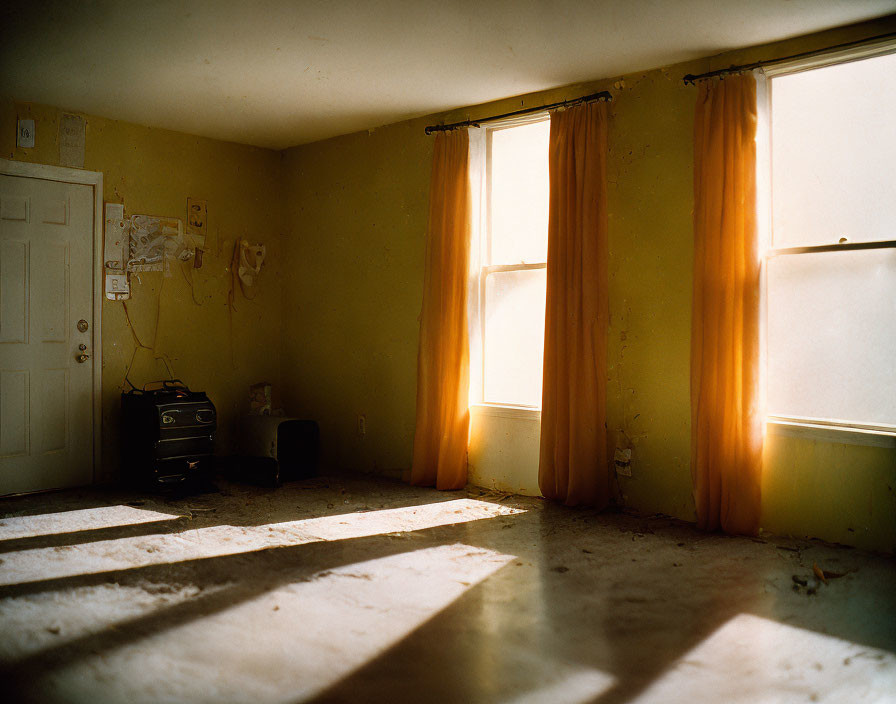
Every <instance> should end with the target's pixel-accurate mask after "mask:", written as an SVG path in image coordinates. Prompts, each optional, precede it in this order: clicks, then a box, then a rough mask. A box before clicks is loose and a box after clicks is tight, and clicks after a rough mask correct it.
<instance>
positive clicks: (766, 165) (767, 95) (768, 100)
mask: <svg viewBox="0 0 896 704" xmlns="http://www.w3.org/2000/svg"><path fill="white" fill-rule="evenodd" d="M893 53H896V39H892V38H888V39H882V40H876V41H872V42H868V43H866V44H863V45H861V46H857V47H848V48H845V49H840V50H835V51H831V52H827V53H825V54H821V55H817V56H813V57H809V58H803V59H793V60H789V61H782V62H779V63H776V64H774V65H772V66H766V67H764V68H763V69H762V74H763V76H762V77H759V78H758V85H759V90H758V91H757V100H758V101H759V113H760V126H759V130H758V133H757V142H758V149H757V169H758V170H759V174H758V178H757V185H758V198H757V201H758V202H757V207H758V209H759V218H758V222H759V223H760V238H761V239H762V240H763V241H764V242H765V246H764V247H763V260H762V317H763V341H762V347H763V359H764V360H765V359H768V346H767V340H768V338H767V334H766V330H765V327H766V320H767V303H768V296H767V276H766V273H767V264H768V261H769V259H771V258H772V257H778V256H794V255H796V256H798V255H800V254H817V253H822V252H836V251H838V250H839V251H843V250H858V249H880V248H894V247H896V240H877V241H871V242H853V243H843V244H824V245H814V246H806V247H772V246H771V243H772V241H773V240H772V237H771V236H772V228H773V224H772V211H771V186H772V182H771V179H772V167H771V134H770V132H771V124H770V123H771V110H772V92H773V91H772V86H773V79H775V78H777V77H780V76H787V75H792V74H794V73H802V72H804V71H811V70H814V69H820V68H826V67H829V66H834V65H837V64H843V63H849V62H853V61H862V60H864V59H872V58H876V57H879V56H886V55H888V54H893ZM894 234H896V231H894ZM765 383H767V378H766V380H765ZM763 393H765V386H763ZM766 423H767V427H768V429H769V430H770V431H771V432H773V433H775V434H776V435H783V436H788V437H801V438H808V439H812V440H823V441H827V442H838V443H845V444H857V445H871V446H876V447H896V425H887V424H883V423H880V424H867V423H860V422H855V421H849V420H837V419H821V418H810V417H803V416H785V415H773V414H768V415H767V416H766Z"/></svg>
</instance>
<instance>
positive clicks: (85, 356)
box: [75, 352, 90, 364]
mask: <svg viewBox="0 0 896 704" xmlns="http://www.w3.org/2000/svg"><path fill="white" fill-rule="evenodd" d="M75 359H77V360H78V364H84V362H86V361H87V360H88V359H90V355H89V354H84V353H83V352H82V353H81V354H79V355H78V356H77V357H75Z"/></svg>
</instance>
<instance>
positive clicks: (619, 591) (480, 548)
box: [0, 476, 896, 704]
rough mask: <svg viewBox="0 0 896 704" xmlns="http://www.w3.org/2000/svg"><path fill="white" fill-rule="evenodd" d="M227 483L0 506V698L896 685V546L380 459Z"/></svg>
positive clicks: (752, 698)
mask: <svg viewBox="0 0 896 704" xmlns="http://www.w3.org/2000/svg"><path fill="white" fill-rule="evenodd" d="M220 486H221V488H222V493H221V494H210V495H204V496H199V497H193V498H189V499H183V500H176V501H165V500H164V499H161V498H154V499H153V498H147V497H138V496H136V495H134V494H125V493H121V492H117V491H110V490H92V491H73V492H62V493H56V494H49V495H43V496H30V497H19V498H14V499H5V500H2V501H0V515H2V516H3V518H2V519H0V559H2V563H0V633H2V639H0V664H2V672H0V688H2V690H4V691H5V694H2V698H3V700H4V701H14V700H16V701H18V700H23V701H39V702H57V701H83V702H129V703H136V702H194V701H195V702H230V701H233V702H306V701H315V702H323V701H364V702H405V701H407V702H412V701H426V702H480V701H481V702H551V703H554V702H600V703H601V704H606V703H609V702H638V703H644V702H664V703H666V702H678V701H681V702H688V703H689V704H692V703H693V702H710V701H711V702H751V703H752V702H760V701H761V702H771V701H774V702H779V701H780V702H791V701H794V702H800V701H806V702H850V703H852V702H889V701H896V654H894V653H896V565H894V562H893V560H892V559H889V558H883V557H879V556H877V557H876V556H872V555H869V554H866V553H862V552H860V551H857V550H849V549H846V548H841V547H832V546H826V545H823V544H821V543H816V542H812V541H795V540H788V539H776V538H774V537H767V538H764V539H762V540H758V539H757V540H751V539H747V538H728V537H724V536H719V535H706V534H702V533H699V532H697V531H696V530H694V529H693V528H692V527H691V526H688V525H685V524H681V523H677V522H675V521H671V520H669V519H664V518H661V517H654V518H649V519H643V518H636V517H632V516H626V515H620V514H597V513H595V512H593V511H589V510H572V509H566V508H563V507H559V506H553V505H550V504H548V503H546V502H543V501H541V500H536V499H526V498H520V497H506V496H501V495H498V494H493V493H487V492H480V491H479V490H476V489H471V490H467V491H466V492H451V493H440V492H436V491H433V490H428V489H419V488H413V487H408V486H405V485H403V484H400V483H397V482H394V481H391V480H387V479H372V478H366V477H360V476H339V477H330V478H318V479H314V480H309V481H306V482H298V483H292V484H287V485H285V486H284V487H282V488H280V489H276V490H270V489H259V488H252V487H245V486H239V485H234V484H228V483H225V482H221V483H220ZM816 563H817V564H818V565H819V566H820V567H821V568H822V569H824V570H826V571H828V572H830V573H835V574H839V575H841V576H835V577H832V578H831V579H830V580H829V582H828V584H822V583H820V582H819V580H818V579H817V578H816V577H815V576H814V575H813V564H816ZM10 695H13V696H10Z"/></svg>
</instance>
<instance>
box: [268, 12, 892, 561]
mask: <svg viewBox="0 0 896 704" xmlns="http://www.w3.org/2000/svg"><path fill="white" fill-rule="evenodd" d="M894 29H896V21H894V19H893V18H890V19H888V20H884V21H879V22H874V23H867V24H864V25H859V26H854V27H848V28H843V29H839V30H835V31H831V32H827V33H823V34H819V35H814V36H812V37H806V38H802V39H799V40H791V41H787V42H782V43H780V44H778V45H774V46H768V47H759V48H755V49H750V50H746V51H739V52H733V53H730V54H725V55H722V56H719V57H714V58H711V59H705V60H700V61H695V62H690V63H688V64H681V65H677V66H674V67H669V68H666V69H661V70H656V71H650V72H645V73H638V74H632V75H628V76H625V77H623V78H615V79H609V80H599V81H595V82H593V83H589V84H582V85H576V86H566V87H563V88H558V89H555V90H551V91H545V92H542V93H538V94H532V95H526V96H523V97H520V98H515V99H510V100H503V101H498V102H495V103H490V104H487V105H480V106H475V107H470V108H464V109H459V110H455V111H452V112H451V113H447V114H441V115H432V116H429V117H426V118H421V119H416V120H410V121H406V122H402V123H398V124H394V125H389V126H387V127H382V128H379V129H376V130H372V131H370V132H363V133H357V134H352V135H347V136H343V137H337V138H334V139H330V140H326V141H323V142H318V143H315V144H310V145H305V146H301V147H296V148H293V149H290V150H287V151H286V153H285V158H284V162H283V166H284V174H283V176H284V189H285V200H286V213H285V218H286V221H285V223H286V225H285V226H286V231H287V233H288V237H287V238H286V239H285V241H284V268H285V271H288V272H290V275H289V277H288V278H287V279H286V280H285V282H284V289H283V296H284V298H283V300H284V313H285V317H284V327H283V383H284V393H285V398H286V399H287V405H288V406H289V407H290V410H291V411H292V412H295V413H298V414H300V415H306V416H308V417H313V418H316V419H318V420H319V421H320V423H321V429H322V436H323V438H324V446H325V458H326V459H327V460H328V461H329V462H330V463H332V464H335V465H338V466H345V467H353V468H358V469H362V470H378V471H387V472H394V473H398V472H400V471H401V470H403V469H406V468H407V467H408V466H409V465H410V461H411V452H412V443H413V429H414V403H415V387H416V379H415V362H416V352H417V334H418V320H417V316H418V314H419V311H420V303H421V292H422V283H423V270H422V267H423V256H424V233H425V228H426V207H427V198H428V194H427V189H428V180H429V165H430V161H431V149H432V141H431V138H428V137H426V136H424V134H423V128H424V126H425V125H427V124H433V123H435V122H441V121H444V122H452V121H455V120H463V119H467V118H469V117H472V118H476V117H484V116H488V115H493V114H497V113H502V112H506V111H510V110H514V109H519V108H522V107H528V106H537V105H541V104H545V103H550V102H554V101H557V100H562V99H564V98H571V97H577V96H580V95H582V94H584V93H586V92H591V91H594V90H602V89H609V90H611V92H612V93H613V95H614V101H613V103H612V123H611V131H610V154H609V177H608V178H609V219H610V311H611V319H610V333H609V349H608V353H609V355H608V358H609V370H608V373H609V392H608V434H609V436H610V439H611V441H612V442H613V443H616V444H618V445H620V446H631V447H632V448H633V456H632V474H633V476H632V477H631V478H626V477H620V479H619V493H620V495H621V496H622V497H623V500H624V501H625V503H626V504H627V505H629V506H633V507H635V508H637V509H638V510H640V511H642V512H644V513H654V512H662V513H666V514H670V515H673V516H677V517H680V518H684V519H687V520H693V518H694V505H693V499H692V496H691V479H690V469H689V447H690V401H689V381H688V378H689V377H688V375H689V354H690V309H691V261H692V256H693V247H692V241H693V233H692V226H691V217H692V210H693V194H692V150H693V140H692V129H693V109H694V99H695V89H694V88H692V87H686V86H684V85H683V84H682V82H681V77H682V76H683V75H684V74H685V73H689V72H693V73H698V72H701V71H706V70H710V69H713V68H719V67H723V66H727V65H730V64H732V63H740V62H744V61H753V60H757V59H763V58H773V57H776V56H781V55H787V54H792V53H796V52H800V51H805V50H809V49H813V48H818V47H824V46H830V45H832V44H837V43H840V42H845V41H852V40H856V39H860V38H864V37H869V36H874V35H877V34H881V33H884V32H888V31H893V30H894ZM360 413H363V414H365V415H366V417H367V435H366V436H363V437H361V436H359V435H358V433H357V415H358V414H360ZM894 487H896V450H893V449H892V448H889V449H884V448H869V447H862V446H856V445H840V444H832V443H829V442H819V441H811V440H804V439H795V438H778V437H770V438H769V444H768V448H767V453H766V472H765V480H764V487H763V488H764V493H765V504H764V505H765V511H764V515H763V526H764V527H765V528H766V529H768V530H772V531H777V532H786V533H793V534H798V535H812V536H816V537H821V538H825V539H828V540H833V541H837V542H843V543H850V544H854V545H860V546H863V547H871V548H876V549H880V550H892V549H893V547H894V545H896V493H894ZM838 497H839V498H838Z"/></svg>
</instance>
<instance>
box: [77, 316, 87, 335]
mask: <svg viewBox="0 0 896 704" xmlns="http://www.w3.org/2000/svg"><path fill="white" fill-rule="evenodd" d="M87 327H88V326H87V321H86V320H84V318H81V319H80V320H79V321H78V332H87Z"/></svg>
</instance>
